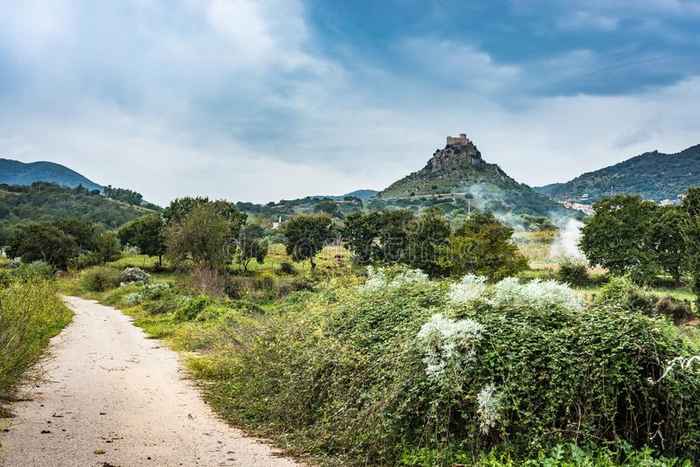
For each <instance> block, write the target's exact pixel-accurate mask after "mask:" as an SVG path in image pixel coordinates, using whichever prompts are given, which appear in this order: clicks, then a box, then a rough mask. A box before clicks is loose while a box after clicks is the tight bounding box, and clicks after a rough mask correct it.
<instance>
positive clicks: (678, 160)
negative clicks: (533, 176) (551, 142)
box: [535, 144, 700, 203]
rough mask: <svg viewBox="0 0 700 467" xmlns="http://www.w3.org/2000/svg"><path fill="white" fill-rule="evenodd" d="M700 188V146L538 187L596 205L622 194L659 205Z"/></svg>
mask: <svg viewBox="0 0 700 467" xmlns="http://www.w3.org/2000/svg"><path fill="white" fill-rule="evenodd" d="M696 185H700V144H698V145H696V146H692V147H689V148H688V149H686V150H684V151H681V152H679V153H676V154H664V153H662V152H658V151H652V152H647V153H644V154H642V155H640V156H637V157H633V158H632V159H628V160H626V161H624V162H620V163H619V164H615V165H613V166H610V167H606V168H604V169H600V170H596V171H594V172H588V173H585V174H583V175H581V176H579V177H576V178H574V179H573V180H571V181H569V182H567V183H555V184H552V185H546V186H543V187H539V188H535V189H536V190H537V191H539V192H540V193H542V194H545V195H547V196H550V197H551V198H553V199H555V200H578V201H582V202H590V203H592V202H595V201H598V200H601V199H603V198H605V197H606V196H612V195H615V194H618V193H627V194H634V195H640V196H641V197H642V198H644V199H650V200H653V201H656V202H660V201H662V200H665V199H668V200H676V199H677V198H678V196H679V195H681V194H682V193H684V192H685V191H686V190H687V189H688V188H689V187H691V186H696Z"/></svg>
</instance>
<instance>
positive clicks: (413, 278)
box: [389, 269, 430, 288]
mask: <svg viewBox="0 0 700 467" xmlns="http://www.w3.org/2000/svg"><path fill="white" fill-rule="evenodd" d="M429 281H430V278H429V277H428V275H427V274H426V273H424V272H423V271H421V270H420V269H411V270H408V271H406V272H402V273H399V274H397V275H396V277H394V278H393V279H392V280H391V283H390V284H389V286H390V287H392V288H397V287H404V286H407V285H412V284H420V283H426V282H429Z"/></svg>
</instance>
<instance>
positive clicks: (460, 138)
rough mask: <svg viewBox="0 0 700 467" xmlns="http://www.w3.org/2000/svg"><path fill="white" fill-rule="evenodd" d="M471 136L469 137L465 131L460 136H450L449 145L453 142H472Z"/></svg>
mask: <svg viewBox="0 0 700 467" xmlns="http://www.w3.org/2000/svg"><path fill="white" fill-rule="evenodd" d="M470 142H471V141H469V138H467V135H466V134H465V133H460V134H459V136H458V137H456V138H455V137H453V136H448V137H447V146H450V145H452V144H467V143H470Z"/></svg>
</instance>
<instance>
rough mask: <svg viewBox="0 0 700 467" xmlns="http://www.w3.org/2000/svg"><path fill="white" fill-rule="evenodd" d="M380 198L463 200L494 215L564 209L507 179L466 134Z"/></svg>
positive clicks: (386, 190) (455, 139)
mask: <svg viewBox="0 0 700 467" xmlns="http://www.w3.org/2000/svg"><path fill="white" fill-rule="evenodd" d="M377 197H378V198H379V199H382V200H385V201H391V200H397V199H415V200H418V199H426V198H429V199H433V198H441V197H450V198H453V199H458V198H459V199H464V200H466V202H467V203H469V204H470V205H472V206H474V207H476V208H478V209H488V210H491V211H495V212H513V213H519V214H520V213H527V214H537V215H549V214H550V213H551V212H555V211H557V212H559V211H561V210H562V207H561V206H560V205H558V204H557V203H555V202H553V201H551V200H550V199H548V198H546V197H545V196H542V195H540V194H539V193H536V192H535V191H533V190H532V188H530V187H529V186H527V185H525V184H521V183H518V182H517V181H516V180H514V179H513V178H512V177H510V176H508V174H506V173H505V172H504V171H503V170H502V169H501V168H500V167H499V166H498V165H497V164H491V163H488V162H486V161H485V160H484V158H483V157H482V155H481V152H480V151H479V149H478V148H477V147H476V145H475V144H474V143H473V142H472V141H471V140H470V139H469V138H467V136H466V135H465V134H461V135H460V136H459V137H451V136H448V137H447V140H446V144H445V147H444V148H442V149H438V150H436V151H435V152H434V153H433V155H432V157H431V158H430V160H428V162H427V163H426V165H425V167H423V168H422V169H421V170H419V171H417V172H414V173H412V174H410V175H408V176H406V177H404V178H402V179H400V180H398V181H396V182H394V183H392V184H391V185H390V186H389V187H388V188H386V189H385V190H383V191H382V192H380V193H379V194H378V195H377Z"/></svg>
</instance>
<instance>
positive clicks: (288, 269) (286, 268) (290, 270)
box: [280, 261, 297, 276]
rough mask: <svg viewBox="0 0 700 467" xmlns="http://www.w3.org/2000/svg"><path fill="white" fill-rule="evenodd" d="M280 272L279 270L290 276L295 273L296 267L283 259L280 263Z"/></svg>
mask: <svg viewBox="0 0 700 467" xmlns="http://www.w3.org/2000/svg"><path fill="white" fill-rule="evenodd" d="M280 272H281V273H282V274H287V275H290V276H294V275H296V273H297V270H296V268H295V267H294V265H293V264H292V263H290V262H288V261H283V262H282V263H281V264H280Z"/></svg>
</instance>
